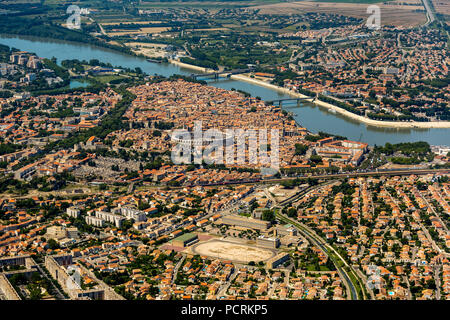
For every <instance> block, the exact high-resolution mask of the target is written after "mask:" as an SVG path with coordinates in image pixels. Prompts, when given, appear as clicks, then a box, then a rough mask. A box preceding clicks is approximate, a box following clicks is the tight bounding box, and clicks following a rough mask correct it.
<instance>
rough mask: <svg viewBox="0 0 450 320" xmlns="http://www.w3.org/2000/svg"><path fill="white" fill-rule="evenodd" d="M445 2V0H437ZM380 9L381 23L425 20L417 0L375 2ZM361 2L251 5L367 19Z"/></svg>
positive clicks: (266, 11)
mask: <svg viewBox="0 0 450 320" xmlns="http://www.w3.org/2000/svg"><path fill="white" fill-rule="evenodd" d="M439 1H443V2H445V0H439ZM377 5H378V6H379V7H380V9H381V23H382V24H383V25H395V26H415V25H419V24H423V23H425V22H426V17H425V14H424V13H423V12H415V11H416V10H424V7H423V6H422V5H421V4H420V2H419V1H418V0H405V1H402V0H398V1H392V2H386V3H378V4H377ZM368 6H369V4H363V3H332V2H313V1H301V2H284V3H277V4H268V5H262V6H255V7H252V8H253V9H256V8H257V9H260V10H261V11H260V13H261V14H290V13H293V14H302V13H305V12H319V13H329V14H333V13H334V14H341V15H345V16H351V17H355V18H362V19H367V18H368V17H369V14H368V13H367V7H368Z"/></svg>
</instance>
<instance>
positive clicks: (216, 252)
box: [192, 240, 274, 263]
mask: <svg viewBox="0 0 450 320" xmlns="http://www.w3.org/2000/svg"><path fill="white" fill-rule="evenodd" d="M192 251H194V253H197V254H199V255H202V256H208V257H212V258H219V259H224V260H232V261H239V262H244V263H248V262H250V261H255V262H258V261H265V260H268V259H270V258H272V257H273V256H274V253H273V252H272V251H271V250H268V249H262V248H258V247H250V246H247V245H244V244H237V243H232V242H227V241H220V240H212V241H208V242H204V243H201V244H198V245H197V246H195V247H193V248H192Z"/></svg>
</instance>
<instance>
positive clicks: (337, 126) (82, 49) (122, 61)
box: [0, 35, 450, 145]
mask: <svg viewBox="0 0 450 320" xmlns="http://www.w3.org/2000/svg"><path fill="white" fill-rule="evenodd" d="M0 43H2V44H4V45H8V46H9V47H14V48H18V49H20V50H23V51H28V52H34V53H36V54H37V55H38V56H40V57H44V58H51V57H55V58H57V60H58V61H62V60H67V59H79V60H86V61H89V60H91V59H97V60H99V61H103V62H105V63H111V64H112V65H115V66H122V67H124V68H130V69H134V68H136V67H139V68H141V69H142V71H143V72H145V73H147V74H151V75H152V74H159V75H162V76H164V77H170V76H173V75H175V74H180V75H183V76H190V75H191V74H193V73H195V74H199V73H201V72H204V71H203V70H201V69H197V67H191V66H183V67H180V66H178V65H175V64H173V63H149V62H148V61H147V60H146V59H144V58H141V57H135V56H134V55H129V54H124V53H121V52H117V51H115V50H110V49H106V48H102V47H96V46H92V45H85V44H76V45H75V44H74V43H72V42H67V41H62V40H53V41H50V40H47V39H42V38H36V37H17V36H12V35H11V36H8V37H5V36H1V35H0ZM185 67H186V69H185ZM250 79H251V78H250ZM250 79H243V78H241V79H240V80H237V79H230V78H220V79H218V80H212V81H208V83H209V85H211V86H213V87H217V88H222V89H225V90H231V89H233V88H235V89H236V88H237V89H240V90H242V91H245V92H248V93H250V94H251V95H252V96H253V97H260V98H261V99H263V100H264V101H273V100H277V99H287V98H291V97H293V96H299V95H293V94H292V93H290V92H288V91H287V90H286V89H284V88H276V87H274V86H273V85H271V84H267V83H264V82H263V83H261V82H259V83H256V82H255V80H253V79H251V81H249V80H250ZM241 80H242V81H241ZM244 80H246V81H244ZM288 93H289V94H288ZM283 108H284V107H283ZM284 109H285V110H288V111H294V113H293V117H294V119H295V120H296V121H297V122H298V123H299V125H301V126H302V127H305V128H308V131H311V132H313V133H317V132H320V131H322V132H328V133H330V134H336V135H340V136H344V137H348V138H349V139H350V140H361V141H364V142H367V143H369V144H370V145H375V144H376V145H384V144H385V143H386V142H390V143H400V142H415V141H426V142H428V143H429V144H431V145H447V144H448V134H449V132H450V129H449V128H446V129H445V128H431V129H430V128H425V129H421V128H401V127H399V126H397V127H395V126H393V127H384V126H376V125H364V124H363V123H362V122H361V121H358V120H353V119H351V118H350V117H346V116H343V115H341V114H338V113H337V112H336V111H334V110H331V109H330V110H329V109H327V108H325V107H321V106H317V105H314V104H313V103H309V102H306V103H303V104H302V106H301V107H300V108H295V106H293V108H290V107H286V108H284ZM382 124H383V123H382Z"/></svg>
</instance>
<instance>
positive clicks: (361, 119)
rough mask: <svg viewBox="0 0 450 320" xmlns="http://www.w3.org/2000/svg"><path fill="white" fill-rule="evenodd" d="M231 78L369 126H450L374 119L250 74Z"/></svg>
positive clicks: (442, 127)
mask: <svg viewBox="0 0 450 320" xmlns="http://www.w3.org/2000/svg"><path fill="white" fill-rule="evenodd" d="M230 78H231V79H234V80H239V81H246V82H249V83H252V84H256V85H260V86H263V87H266V88H270V89H272V90H277V91H279V92H282V93H285V94H288V95H290V96H292V97H298V98H309V100H306V101H309V102H312V103H314V104H316V105H319V106H322V107H325V108H327V109H329V110H333V111H335V112H336V113H339V114H341V115H343V116H346V117H348V118H351V119H353V120H356V121H359V122H362V123H365V124H367V125H369V126H374V127H387V128H410V129H413V128H423V129H431V128H435V129H448V128H450V121H429V122H417V121H411V122H406V121H381V120H373V119H370V118H367V117H363V116H360V115H357V114H354V113H352V112H350V111H347V110H345V109H343V108H340V107H338V106H335V105H333V104H330V103H328V102H324V101H321V100H317V99H315V100H314V99H313V98H311V97H308V96H305V95H304V94H301V93H298V92H294V91H292V90H289V89H286V88H282V87H279V86H276V85H274V84H271V83H267V82H264V81H262V80H258V79H253V78H251V77H249V76H244V75H232V76H231V77H230Z"/></svg>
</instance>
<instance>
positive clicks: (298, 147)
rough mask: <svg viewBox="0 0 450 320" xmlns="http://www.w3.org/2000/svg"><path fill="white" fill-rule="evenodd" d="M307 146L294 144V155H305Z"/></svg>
mask: <svg viewBox="0 0 450 320" xmlns="http://www.w3.org/2000/svg"><path fill="white" fill-rule="evenodd" d="M308 148H309V147H308V146H307V145H304V144H301V143H296V144H295V155H298V156H301V155H304V154H306V151H307V150H308Z"/></svg>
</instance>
